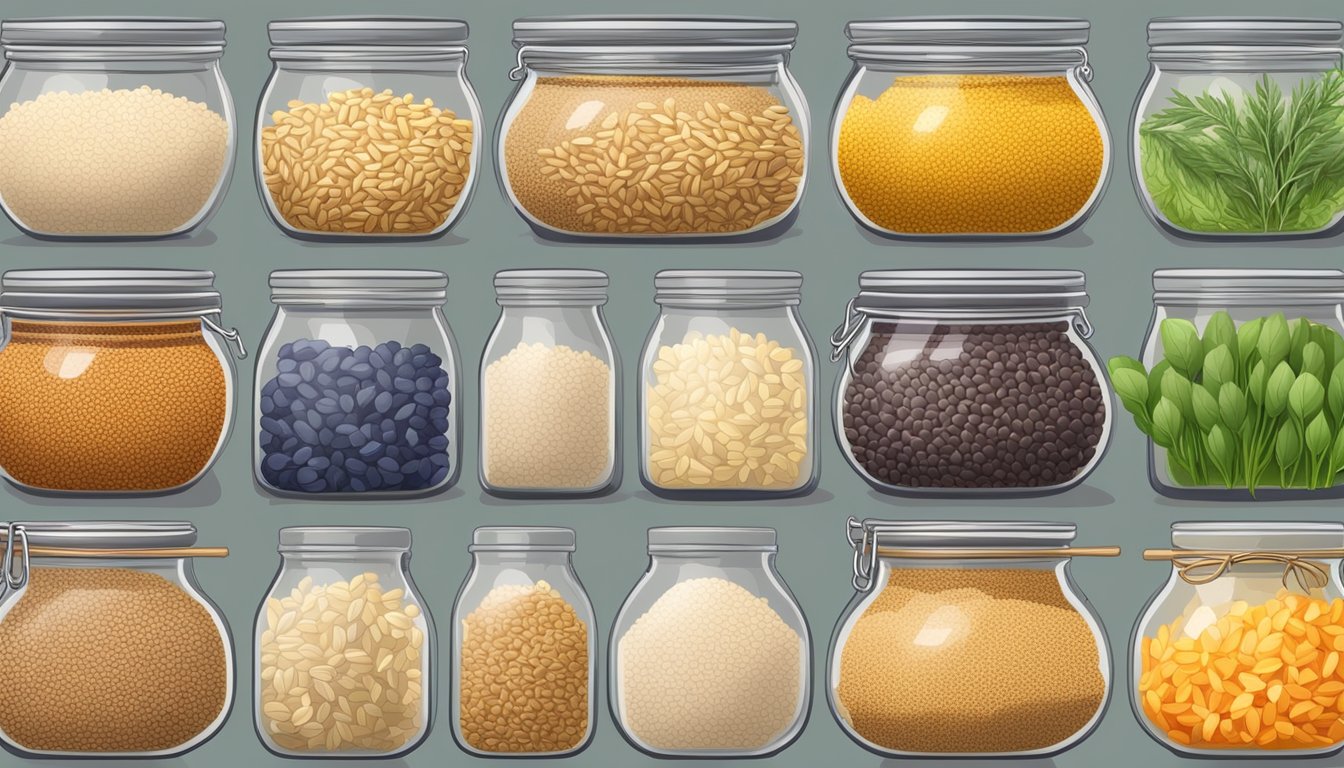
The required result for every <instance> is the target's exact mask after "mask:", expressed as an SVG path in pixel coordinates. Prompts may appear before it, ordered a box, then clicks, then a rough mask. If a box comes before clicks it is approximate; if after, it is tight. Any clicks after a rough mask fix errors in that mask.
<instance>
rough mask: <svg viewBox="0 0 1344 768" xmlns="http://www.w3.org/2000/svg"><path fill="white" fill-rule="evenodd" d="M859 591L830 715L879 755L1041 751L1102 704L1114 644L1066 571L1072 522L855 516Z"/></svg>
mask: <svg viewBox="0 0 1344 768" xmlns="http://www.w3.org/2000/svg"><path fill="white" fill-rule="evenodd" d="M846 530H847V534H848V538H849V542H850V546H851V547H852V548H853V550H854V578H853V582H854V591H855V594H854V598H853V599H852V600H851V601H850V603H849V605H848V606H846V608H845V610H844V613H842V614H841V615H840V620H839V622H838V623H837V624H836V627H835V634H834V635H833V636H832V639H831V647H830V654H829V657H828V658H829V661H828V663H827V670H826V672H827V678H826V679H827V685H826V693H827V696H828V698H829V703H830V706H831V712H832V713H833V714H834V715H835V718H836V722H838V723H839V724H840V727H841V728H842V729H843V730H844V731H845V733H846V735H848V736H849V737H850V738H851V739H853V740H854V741H855V742H856V743H858V744H859V745H860V746H862V747H864V748H865V749H867V750H869V751H870V752H874V753H876V754H879V755H882V756H884V757H899V758H909V757H944V758H946V757H963V758H972V757H974V758H982V757H1038V758H1039V757H1045V756H1049V755H1054V754H1058V753H1060V752H1063V751H1065V750H1067V749H1069V748H1071V747H1073V746H1074V745H1076V744H1078V742H1080V741H1082V740H1083V739H1085V738H1087V736H1088V735H1089V734H1091V732H1092V730H1093V729H1094V728H1096V726H1097V723H1099V722H1101V718H1102V715H1103V713H1104V712H1105V711H1106V706H1107V702H1108V700H1109V698H1110V690H1111V658H1110V649H1109V647H1108V645H1107V641H1106V632H1105V629H1104V628H1103V627H1102V625H1101V620H1100V618H1098V617H1097V615H1096V612H1095V611H1094V610H1093V609H1092V606H1091V605H1090V604H1089V603H1088V601H1087V598H1086V597H1084V596H1083V594H1082V592H1081V591H1079V589H1078V587H1077V585H1075V584H1074V582H1073V577H1072V576H1071V574H1070V562H1071V560H1072V558H1074V557H1079V556H1099V557H1114V556H1116V555H1118V554H1120V551H1119V549H1118V548H1116V547H1089V548H1077V547H1073V546H1072V543H1073V540H1074V535H1075V526H1074V525H1073V524H1071V523H1021V522H1007V523H1004V522H996V523H978V522H977V523H971V522H925V521H912V522H891V521H885V520H865V521H863V522H862V523H860V522H859V521H858V520H855V519H854V518H852V517H851V518H850V519H849V523H848V525H847V529H846Z"/></svg>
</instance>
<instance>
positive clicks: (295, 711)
mask: <svg viewBox="0 0 1344 768" xmlns="http://www.w3.org/2000/svg"><path fill="white" fill-rule="evenodd" d="M279 552H280V571H279V573H277V574H276V576H275V580H274V581H273V582H271V588H270V589H269V590H268V591H267V593H266V597H265V599H263V600H262V602H261V607H260V608H259V609H258V610H257V620H256V626H255V628H254V630H253V631H254V635H255V638H256V646H255V648H256V651H255V656H254V659H255V663H254V665H253V670H252V674H253V678H252V683H253V691H254V697H253V703H252V716H253V722H254V725H255V726H256V731H257V737H258V738H260V739H261V743H262V746H264V747H266V749H267V750H269V751H270V752H272V753H273V754H276V755H279V756H280V757H297V758H328V759H329V758H387V757H398V756H401V755H405V754H407V753H409V752H411V751H413V750H414V749H415V748H416V747H418V746H420V745H421V744H422V743H424V740H425V738H426V737H427V736H429V731H430V728H431V727H432V725H433V722H434V709H435V699H436V696H437V694H436V692H435V677H434V676H435V674H437V672H438V669H437V667H436V666H435V653H436V648H435V637H434V621H433V619H431V618H430V615H429V608H428V607H427V606H426V605H425V601H424V598H422V597H421V596H420V593H419V591H418V590H417V589H416V587H415V582H414V581H413V580H412V579H411V532H410V531H409V530H408V529H406V528H389V527H366V526H340V525H327V526H304V527H297V528H281V529H280V547H279Z"/></svg>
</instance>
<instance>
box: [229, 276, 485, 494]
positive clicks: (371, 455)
mask: <svg viewBox="0 0 1344 768" xmlns="http://www.w3.org/2000/svg"><path fill="white" fill-rule="evenodd" d="M447 293H448V276H447V275H445V274H443V273H442V272H432V271H428V270H409V269H405V270H403V269H322V270H307V269H298V270H285V269H280V270H276V271H274V272H272V273H271V301H272V302H273V303H274V304H275V305H276V309H275V316H274V317H273V318H272V319H271V325H270V327H269V328H268V329H267V330H266V341H265V342H263V344H262V348H261V354H260V356H259V357H258V361H257V378H256V416H255V420H254V422H253V425H254V427H255V429H256V439H255V441H254V442H253V451H252V467H253V472H254V474H255V476H256V479H257V483H258V484H259V485H261V487H262V488H264V489H266V490H267V491H269V492H271V493H274V494H276V495H278V496H298V497H303V496H322V497H325V498H362V499H367V498H399V497H415V496H426V495H429V494H432V493H437V492H439V491H442V490H444V489H446V488H448V487H450V486H451V485H452V484H453V483H455V482H457V476H458V471H459V469H460V463H461V462H460V459H461V454H462V447H461V441H460V439H459V436H460V435H461V434H462V414H461V409H460V408H458V387H459V384H458V381H459V378H460V377H459V371H458V355H457V343H456V342H455V341H454V340H453V333H452V331H451V330H450V329H449V328H448V321H447V320H445V319H444V317H443V312H442V310H441V309H440V307H441V306H442V304H443V302H444V300H445V299H446V298H447Z"/></svg>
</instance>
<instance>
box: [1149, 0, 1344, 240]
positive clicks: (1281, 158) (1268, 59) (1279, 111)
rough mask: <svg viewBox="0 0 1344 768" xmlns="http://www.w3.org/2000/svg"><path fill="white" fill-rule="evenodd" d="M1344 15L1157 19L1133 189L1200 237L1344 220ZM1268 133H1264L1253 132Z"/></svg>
mask: <svg viewBox="0 0 1344 768" xmlns="http://www.w3.org/2000/svg"><path fill="white" fill-rule="evenodd" d="M1342 39H1344V24H1341V23H1340V22H1339V21H1338V20H1337V19H1304V18H1264V17H1230V16H1184V17H1173V18H1160V19H1153V20H1152V21H1149V22H1148V61H1149V62H1150V66H1149V69H1148V79H1147V80H1146V81H1144V84H1143V88H1142V90H1141V91H1140V92H1139V98H1138V100H1137V101H1136V102H1135V105H1134V117H1133V120H1132V133H1131V138H1130V152H1131V153H1132V157H1133V166H1134V188H1135V191H1136V192H1137V193H1138V196H1139V202H1140V204H1141V205H1142V207H1143V210H1144V212H1145V213H1147V214H1148V218H1150V219H1152V221H1153V222H1154V223H1156V224H1157V226H1158V227H1159V228H1161V229H1162V230H1163V231H1165V232H1167V233H1169V234H1171V235H1174V236H1176V237H1181V238H1187V239H1192V240H1287V239H1293V238H1302V237H1320V236H1324V235H1328V234H1331V233H1333V232H1335V231H1338V227H1337V225H1338V224H1339V222H1340V220H1341V219H1344V174H1341V173H1340V169H1339V168H1340V167H1339V161H1338V155H1339V153H1340V151H1341V145H1342V144H1344V140H1341V139H1340V130H1339V124H1340V121H1341V119H1344V74H1342V73H1341V72H1340V71H1339V66H1340V63H1341V56H1344V50H1342V49H1341V47H1340V46H1341V42H1342ZM1256 132H1258V133H1260V134H1262V135H1264V134H1267V135H1268V136H1269V138H1268V139H1267V140H1265V141H1257V140H1254V139H1251V138H1250V134H1251V133H1256Z"/></svg>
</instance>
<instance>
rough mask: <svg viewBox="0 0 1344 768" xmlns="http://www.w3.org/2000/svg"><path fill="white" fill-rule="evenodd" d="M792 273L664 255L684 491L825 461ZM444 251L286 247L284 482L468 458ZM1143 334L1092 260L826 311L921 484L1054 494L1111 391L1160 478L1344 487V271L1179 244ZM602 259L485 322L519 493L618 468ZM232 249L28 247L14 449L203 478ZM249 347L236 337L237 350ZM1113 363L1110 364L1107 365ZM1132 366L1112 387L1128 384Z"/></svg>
mask: <svg viewBox="0 0 1344 768" xmlns="http://www.w3.org/2000/svg"><path fill="white" fill-rule="evenodd" d="M802 282H803V279H802V276H801V275H800V274H798V273H796V272H783V271H764V270H760V271H744V270H669V271H663V272H659V273H658V274H657V276H656V278H655V288H656V293H655V301H656V302H657V303H658V304H659V305H660V312H659V315H658V317H657V319H656V321H655V322H654V325H653V328H652V330H651V331H650V333H649V336H648V339H647V341H646V343H645V346H644V350H643V352H642V353H641V356H640V361H639V397H638V408H637V411H638V413H639V438H638V440H639V449H638V453H637V455H638V461H639V473H640V478H641V480H642V481H643V483H644V485H645V486H646V487H648V488H649V489H650V490H651V491H653V492H654V493H656V494H658V495H660V496H664V497H669V498H683V499H712V498H771V497H780V496H791V495H799V494H805V493H808V492H810V491H811V490H812V489H814V488H815V487H816V484H817V478H818V471H819V461H818V440H817V432H818V428H817V422H818V414H817V402H818V395H817V390H818V387H819V381H818V379H819V376H818V373H817V361H816V356H815V353H814V350H813V346H812V344H811V341H810V340H809V335H808V333H807V332H806V330H805V328H804V327H803V323H802V320H801V318H800V315H799V312H798V306H799V303H800V300H801V291H802ZM447 284H448V278H447V276H446V275H444V274H443V273H441V272H433V271H426V270H277V271H275V272H273V273H272V274H271V278H270V285H271V298H272V301H273V302H274V303H275V305H276V311H275V316H274V318H273V320H272V322H271V324H270V328H269V329H268V331H267V332H266V336H265V340H264V341H263V342H262V345H261V348H260V352H259V354H258V358H259V359H258V361H257V364H256V367H255V384H254V387H255V388H254V398H253V405H254V411H253V415H252V418H251V424H252V430H253V434H252V438H253V441H252V449H253V468H254V473H255V477H256V480H257V482H258V484H259V485H260V486H261V487H262V488H263V489H265V490H266V491H268V492H271V493H275V494H279V495H289V496H300V497H309V498H316V497H321V498H343V497H344V498H351V497H358V498H374V497H399V496H413V495H424V494H429V493H432V492H435V491H439V490H443V489H445V488H447V487H449V486H450V485H452V484H453V483H454V482H455V481H456V479H457V478H458V475H459V471H460V464H461V461H460V459H461V454H462V449H461V445H462V435H463V424H462V421H463V419H462V409H461V408H460V407H459V398H460V396H461V393H462V392H463V390H464V389H465V387H464V386H463V385H462V379H461V372H460V364H459V362H460V361H459V355H458V353H457V349H456V343H455V342H454V340H453V335H452V333H451V331H450V329H449V327H448V324H447V322H446V320H445V318H444V316H443V313H442V311H441V305H442V304H443V303H444V301H445V299H446V296H447ZM1153 286H1154V314H1153V319H1152V323H1151V325H1150V328H1149V332H1148V334H1147V340H1146V341H1145V343H1144V347H1143V353H1142V355H1141V359H1135V358H1130V357H1123V356H1118V357H1113V358H1111V359H1110V361H1109V366H1104V365H1102V364H1101V362H1100V360H1099V358H1098V356H1097V354H1096V352H1095V351H1094V350H1093V348H1092V346H1091V344H1090V342H1089V341H1088V339H1089V337H1090V336H1091V335H1092V326H1091V324H1090V323H1089V321H1088V318H1087V314H1086V306H1087V304H1088V293H1087V290H1086V285H1085V278H1084V275H1083V274H1082V273H1081V272H1073V271H1062V270H894V271H876V272H865V273H863V274H862V275H861V276H860V279H859V292H858V294H857V295H856V296H855V297H854V298H853V299H851V301H850V302H849V305H848V306H847V307H846V309H845V314H844V320H843V322H842V323H841V325H840V326H839V327H838V328H837V329H836V331H835V332H834V333H833V334H832V336H831V339H830V341H831V359H832V361H834V362H839V363H841V365H840V366H839V370H838V378H837V382H836V385H835V399H834V406H833V408H834V410H833V411H832V421H833V426H834V433H835V437H836V439H837V441H838V443H839V446H840V448H841V451H842V453H843V455H844V456H845V458H846V461H847V462H848V464H849V465H850V467H851V468H852V469H853V470H854V471H855V472H857V473H858V474H859V475H860V477H862V478H863V479H864V480H865V481H866V482H868V483H869V484H870V485H872V486H873V487H874V488H875V489H877V490H879V491H882V492H886V493H892V494H897V495H906V496H919V495H932V496H945V495H969V496H991V497H992V496H1005V495H1024V494H1025V495H1032V494H1035V495H1039V494H1049V493H1056V492H1060V491H1064V490H1067V489H1069V488H1072V487H1074V486H1076V485H1077V484H1079V483H1081V482H1082V481H1083V480H1084V479H1085V478H1086V477H1087V476H1088V474H1089V473H1090V472H1091V471H1092V470H1093V469H1094V468H1095V467H1096V466H1097V464H1098V462H1100V461H1101V458H1102V456H1103V454H1104V453H1105V450H1106V448H1107V446H1108V444H1109V442H1110V437H1111V434H1112V432H1113V430H1114V425H1115V423H1116V420H1115V418H1114V416H1115V415H1116V414H1117V413H1118V411H1117V410H1116V408H1115V405H1116V400H1118V402H1119V405H1120V406H1122V407H1123V409H1124V411H1126V412H1128V413H1129V414H1130V415H1131V416H1132V417H1133V420H1134V422H1135V424H1136V425H1137V426H1138V427H1139V428H1140V430H1142V431H1143V432H1144V433H1145V434H1146V435H1147V436H1148V437H1149V438H1150V441H1149V445H1150V454H1151V461H1150V467H1151V472H1150V475H1151V480H1152V484H1153V486H1154V487H1155V488H1156V489H1158V490H1159V491H1160V492H1161V493H1164V494H1167V495H1172V496H1184V497H1197V498H1205V497H1207V498H1233V499H1251V498H1266V497H1269V498H1274V497H1287V498H1291V497H1301V496H1309V497H1320V496H1337V495H1339V491H1340V488H1341V487H1344V486H1341V483H1340V482H1339V480H1338V478H1339V476H1340V473H1341V472H1342V471H1344V335H1342V334H1344V311H1342V310H1341V306H1342V305H1344V272H1342V271H1339V270H1286V269H1285V270H1281V269H1274V270H1264V269H1258V270H1205V269H1200V270H1191V269H1170V270H1159V271H1158V272H1156V273H1155V274H1154V277H1153ZM607 289H608V278H607V276H606V274H604V273H602V272H599V271H594V270H576V269H538V270H505V271H502V272H499V273H497V274H496V276H495V290H496V296H497V301H498V303H499V304H500V306H501V313H500V316H499V319H498V321H497V322H496V325H495V328H494V330H493V331H492V332H491V334H490V337H489V340H488V341H487V342H486V345H485V350H484V352H483V355H482V361H481V366H480V369H479V376H478V379H477V382H476V384H477V387H478V390H479V393H480V406H481V407H480V421H479V433H478V434H479V440H478V448H479V454H478V456H479V477H480V482H481V485H482V487H483V488H484V489H485V490H487V491H488V492H490V493H493V494H497V495H501V496H523V497H527V496H547V497H556V496H591V495H600V494H603V493H607V492H610V491H612V490H614V489H615V488H616V487H617V485H618V484H619V482H620V479H621V475H622V447H621V443H622V440H621V422H622V419H621V413H622V402H621V401H622V397H621V389H622V387H621V381H622V375H621V363H620V356H619V354H618V352H617V349H616V347H615V345H614V344H613V343H612V340H611V334H610V332H609V330H608V328H607V324H606V320H605V318H604V316H603V310H602V307H603V305H604V304H605V302H606V299H607ZM221 309H222V302H221V299H220V294H219V293H218V292H217V291H216V290H215V289H214V286H213V275H212V274H211V273H209V272H199V271H182V270H109V269H95V270H62V269H43V270H16V271H10V272H7V273H5V275H4V277H3V284H2V285H0V311H2V312H3V315H4V325H5V328H4V330H5V342H4V345H3V347H0V402H3V403H5V404H6V405H5V407H4V408H2V409H0V434H3V435H4V436H5V439H4V440H3V441H0V470H2V471H3V473H4V477H5V478H6V479H8V480H9V481H10V482H11V483H13V484H15V485H17V486H19V487H20V488H23V489H25V490H29V491H34V492H38V493H54V494H60V493H95V494H125V493H139V494H155V493H167V492H172V491H177V490H181V489H183V488H186V487H188V486H190V485H191V484H193V483H194V482H196V481H197V480H199V479H200V478H201V477H202V476H203V475H204V474H205V473H206V472H207V471H208V470H209V468H210V466H211V465H212V464H213V462H214V461H215V459H216V458H217V457H218V455H219V454H220V452H221V450H222V447H223V445H224V442H225V439H226V438H227V435H228V432H229V426H230V425H231V424H232V422H233V417H234V414H233V410H234V405H235V400H236V397H235V391H234V390H235V382H234V374H233V362H232V357H234V356H238V357H242V356H244V355H245V354H246V353H245V350H244V349H243V346H242V341H241V339H240V338H239V334H238V333H237V331H235V330H231V329H227V328H226V327H224V326H223V325H221V323H222V320H221V315H220V313H221ZM229 347H231V348H232V349H231V350H230V349H229ZM1108 368H1109V372H1108V370H1107V369H1108ZM1112 387H1113V388H1114V391H1113V390H1112Z"/></svg>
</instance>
